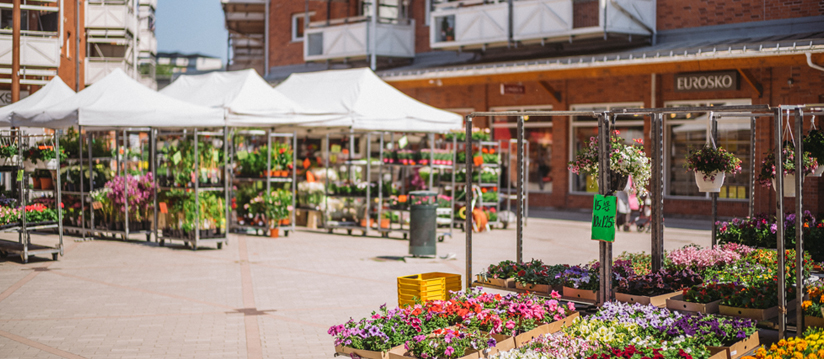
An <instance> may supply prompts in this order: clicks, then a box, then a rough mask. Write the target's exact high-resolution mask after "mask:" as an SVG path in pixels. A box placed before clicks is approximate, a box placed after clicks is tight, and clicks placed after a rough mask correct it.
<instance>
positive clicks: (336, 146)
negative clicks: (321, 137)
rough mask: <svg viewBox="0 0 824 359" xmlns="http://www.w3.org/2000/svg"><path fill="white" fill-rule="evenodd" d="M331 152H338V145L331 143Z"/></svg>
mask: <svg viewBox="0 0 824 359" xmlns="http://www.w3.org/2000/svg"><path fill="white" fill-rule="evenodd" d="M331 151H332V153H340V145H332V149H331Z"/></svg>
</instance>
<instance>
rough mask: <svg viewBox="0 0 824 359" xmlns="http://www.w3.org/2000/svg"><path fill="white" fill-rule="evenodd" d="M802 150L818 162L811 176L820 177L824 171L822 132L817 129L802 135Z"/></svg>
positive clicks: (823, 139)
mask: <svg viewBox="0 0 824 359" xmlns="http://www.w3.org/2000/svg"><path fill="white" fill-rule="evenodd" d="M804 151H805V152H809V153H810V156H811V157H812V158H814V159H815V160H816V161H817V162H818V167H816V168H815V172H813V174H812V175H813V176H815V177H821V174H822V173H824V164H821V162H824V132H821V131H819V130H812V131H810V133H809V134H808V135H807V136H806V137H804Z"/></svg>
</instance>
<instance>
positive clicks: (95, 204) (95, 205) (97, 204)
mask: <svg viewBox="0 0 824 359" xmlns="http://www.w3.org/2000/svg"><path fill="white" fill-rule="evenodd" d="M92 208H94V209H103V203H100V202H98V201H94V202H92Z"/></svg>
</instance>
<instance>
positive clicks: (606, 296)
mask: <svg viewBox="0 0 824 359" xmlns="http://www.w3.org/2000/svg"><path fill="white" fill-rule="evenodd" d="M609 117H610V116H609V113H608V112H604V113H602V114H600V115H599V116H598V170H599V173H598V192H599V193H600V194H601V195H609V194H610V193H611V192H612V189H611V188H609V186H610V163H609V162H610V161H609V155H608V154H609V153H610V151H611V147H612V146H611V142H610V139H611V136H612V129H611V126H610V118H609ZM598 251H599V254H600V257H599V263H600V266H601V268H600V273H599V290H598V302H599V303H606V302H608V301H610V300H611V299H612V243H609V242H604V241H599V242H598Z"/></svg>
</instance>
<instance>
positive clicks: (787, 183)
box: [770, 174, 795, 197]
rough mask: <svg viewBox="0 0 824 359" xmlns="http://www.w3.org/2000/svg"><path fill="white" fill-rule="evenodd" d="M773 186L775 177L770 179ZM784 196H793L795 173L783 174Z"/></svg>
mask: <svg viewBox="0 0 824 359" xmlns="http://www.w3.org/2000/svg"><path fill="white" fill-rule="evenodd" d="M770 181H772V187H773V188H775V178H773V179H771V180H770ZM784 197H795V175H794V174H792V175H784Z"/></svg>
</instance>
